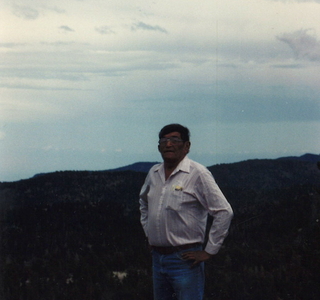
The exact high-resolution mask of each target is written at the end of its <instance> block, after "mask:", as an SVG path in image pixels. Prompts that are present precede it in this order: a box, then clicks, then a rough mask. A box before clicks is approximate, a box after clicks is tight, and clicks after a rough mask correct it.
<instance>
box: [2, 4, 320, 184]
mask: <svg viewBox="0 0 320 300" xmlns="http://www.w3.org/2000/svg"><path fill="white" fill-rule="evenodd" d="M319 16H320V0H304V1H303V0H287V1H285V0H283V1H281V0H278V1H276V0H202V1H191V0H175V1H172V0H170V1H168V0H161V1H158V0H153V1H149V0H131V1H129V0H127V1H125V0H108V1H105V0H68V1H65V0H64V1H62V0H51V1H45V0H0V181H16V180H20V179H26V178H30V177H32V176H34V175H35V174H38V173H47V172H55V171H64V170H107V169H112V168H117V167H121V166H125V165H128V164H132V163H135V162H140V161H151V162H153V161H161V157H160V155H159V152H158V150H157V143H158V132H159V131H160V129H161V128H162V127H163V126H164V125H167V124H169V123H181V124H182V125H185V126H187V127H188V128H189V129H190V131H191V151H190V154H189V157H190V158H191V159H194V160H196V161H198V162H200V163H202V164H204V165H206V166H212V165H215V164H221V163H232V162H237V161H241V160H247V159H256V158H259V159H263V158H269V159H273V158H278V157H283V156H292V155H293V156H300V155H303V154H304V153H314V154H319V153H320V150H319V149H320V138H319V136H320V22H319Z"/></svg>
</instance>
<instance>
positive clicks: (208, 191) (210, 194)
mask: <svg viewBox="0 0 320 300" xmlns="http://www.w3.org/2000/svg"><path fill="white" fill-rule="evenodd" d="M197 190H198V195H199V201H200V202H201V204H202V205H203V207H204V208H205V209H206V210H207V211H208V213H209V214H210V215H211V216H213V222H212V225H211V228H210V231H209V236H208V243H207V245H206V247H205V249H204V250H205V251H206V252H207V253H209V254H212V255H213V254H216V253H218V251H219V249H220V248H221V245H222V243H223V241H224V239H225V238H226V237H227V235H228V230H229V227H230V223H231V220H232V217H233V211H232V208H231V206H230V204H229V202H228V201H227V199H226V197H225V196H224V195H223V193H222V191H221V190H220V188H219V186H218V185H217V183H216V181H215V180H214V178H213V176H212V174H211V172H210V171H209V170H206V171H205V172H202V173H201V174H200V176H199V180H198V183H197Z"/></svg>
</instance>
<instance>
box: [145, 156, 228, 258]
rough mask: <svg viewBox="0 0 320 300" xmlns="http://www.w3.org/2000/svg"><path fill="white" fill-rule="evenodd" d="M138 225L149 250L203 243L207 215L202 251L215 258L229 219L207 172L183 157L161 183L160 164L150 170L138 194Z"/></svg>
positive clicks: (221, 196)
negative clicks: (208, 230) (203, 249)
mask: <svg viewBox="0 0 320 300" xmlns="http://www.w3.org/2000/svg"><path fill="white" fill-rule="evenodd" d="M139 203H140V211H141V224H142V227H143V229H144V232H145V234H146V236H147V237H148V240H149V244H150V245H152V246H163V247H164V246H179V245H185V244H190V243H197V242H198V243H203V242H204V239H205V229H206V224H207V217H208V213H209V214H210V215H212V216H213V217H214V220H213V224H212V226H211V229H210V232H209V237H208V238H209V239H208V243H207V245H206V247H205V251H206V252H207V253H209V254H216V253H217V252H218V251H219V249H220V247H221V245H222V243H223V241H224V239H225V237H226V236H227V234H228V229H229V226H230V222H231V219H232V216H233V212H232V208H231V206H230V204H229V203H228V201H227V200H226V198H225V196H224V195H223V194H222V192H221V190H220V189H219V187H218V185H217V184H216V182H215V180H214V178H213V176H212V174H211V173H210V171H209V170H208V169H207V168H206V167H204V166H202V165H201V164H199V163H196V162H194V161H192V160H190V159H189V158H188V157H185V158H184V159H183V160H182V161H181V162H180V164H179V165H178V166H177V168H176V169H175V170H174V171H173V172H172V174H171V175H170V177H169V178H168V179H167V180H165V172H164V164H163V163H161V164H157V165H155V166H153V167H152V168H151V169H150V171H149V173H148V175H147V177H146V180H145V183H144V185H143V186H142V189H141V192H140V200H139Z"/></svg>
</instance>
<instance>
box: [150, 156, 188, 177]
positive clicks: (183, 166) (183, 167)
mask: <svg viewBox="0 0 320 300" xmlns="http://www.w3.org/2000/svg"><path fill="white" fill-rule="evenodd" d="M162 168H164V163H161V164H159V165H157V166H156V168H155V169H154V171H155V172H157V171H159V170H160V169H162ZM178 171H182V172H185V173H190V159H189V157H187V156H185V157H184V158H183V160H182V161H180V163H179V164H178V166H177V167H176V169H175V170H174V171H173V173H176V172H178Z"/></svg>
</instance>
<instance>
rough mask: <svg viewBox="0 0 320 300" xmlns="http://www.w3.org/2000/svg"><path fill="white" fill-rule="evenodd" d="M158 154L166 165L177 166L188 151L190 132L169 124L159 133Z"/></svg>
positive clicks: (177, 125)
mask: <svg viewBox="0 0 320 300" xmlns="http://www.w3.org/2000/svg"><path fill="white" fill-rule="evenodd" d="M158 149H159V152H160V153H161V156H162V158H163V160H164V161H165V162H167V163H171V164H174V165H175V164H178V163H179V162H180V161H181V160H182V159H183V158H184V157H185V156H186V155H187V153H188V152H189V150H190V132H189V129H188V128H187V127H184V126H182V125H180V124H169V125H167V126H165V127H163V128H162V129H161V131H160V132H159V145H158Z"/></svg>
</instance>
